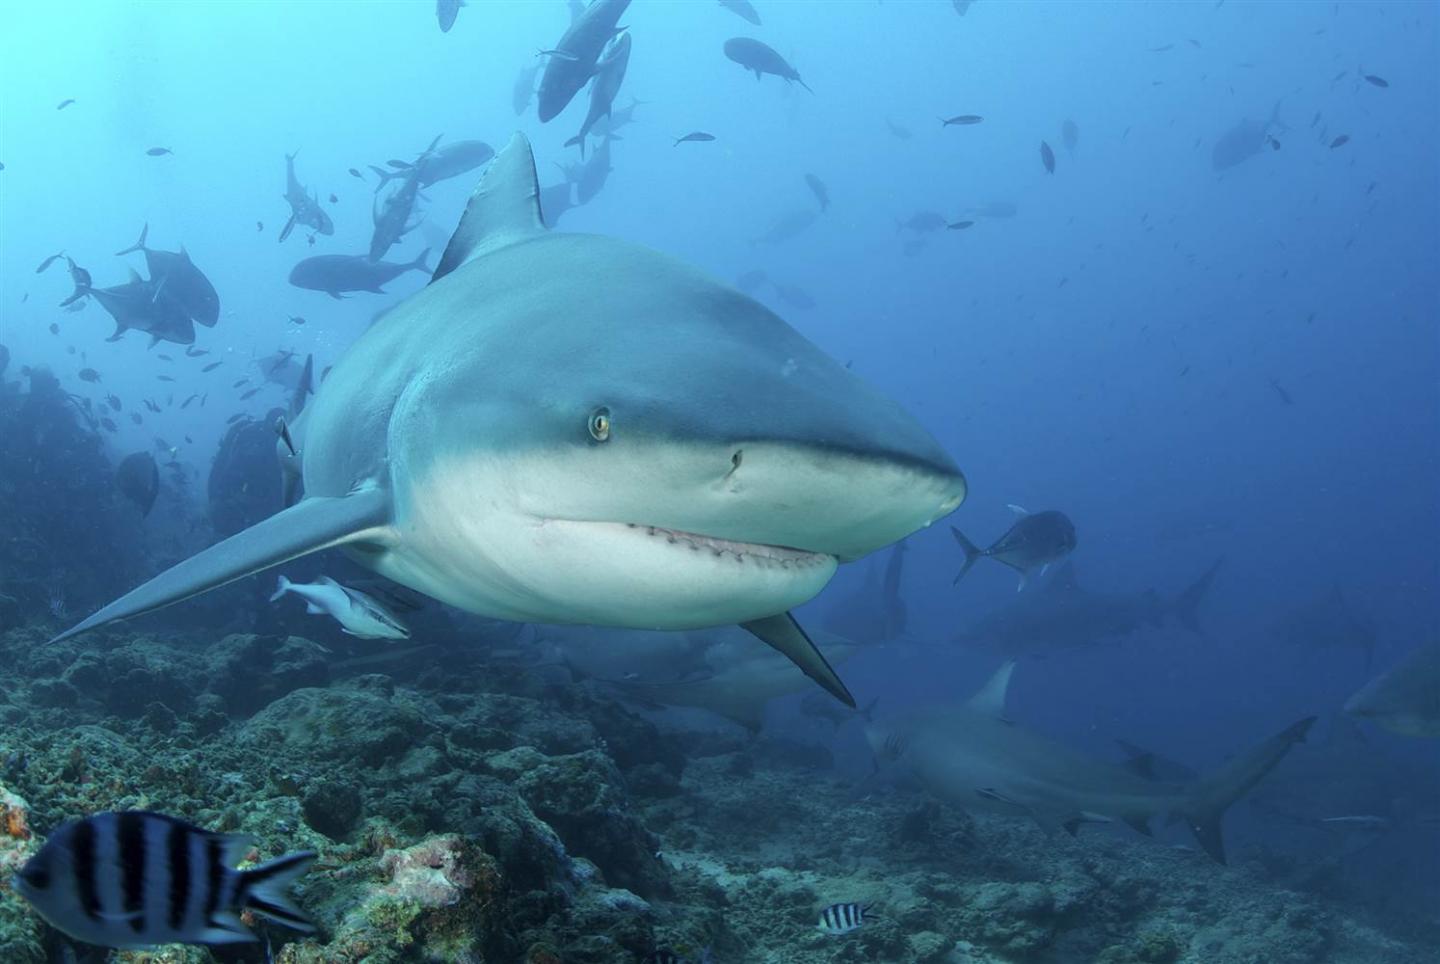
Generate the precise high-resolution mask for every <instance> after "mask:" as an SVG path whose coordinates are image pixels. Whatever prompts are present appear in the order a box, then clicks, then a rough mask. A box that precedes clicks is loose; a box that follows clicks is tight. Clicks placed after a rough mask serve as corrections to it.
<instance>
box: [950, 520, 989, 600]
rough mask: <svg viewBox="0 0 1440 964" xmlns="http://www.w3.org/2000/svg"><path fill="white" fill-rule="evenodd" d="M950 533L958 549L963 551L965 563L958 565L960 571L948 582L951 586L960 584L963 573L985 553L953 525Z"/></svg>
mask: <svg viewBox="0 0 1440 964" xmlns="http://www.w3.org/2000/svg"><path fill="white" fill-rule="evenodd" d="M950 534H951V535H952V536H954V537H955V541H956V542H957V543H959V545H960V551H961V552H963V553H965V565H963V566H961V567H960V571H959V572H957V573H956V574H955V581H954V582H952V583H951V584H950V585H952V586H958V585H960V580H961V579H963V578H964V577H965V573H967V572H969V571H970V567H971V566H973V565H975V563H977V562H979V561H980V558H981V557H982V556H984V555H985V550H983V549H981V548H980V547H979V546H977V545H975V543H973V542H971V541H970V540H969V539H968V538H966V536H965V533H963V532H961V531H960V530H959V529H957V528H955V527H954V526H951V527H950Z"/></svg>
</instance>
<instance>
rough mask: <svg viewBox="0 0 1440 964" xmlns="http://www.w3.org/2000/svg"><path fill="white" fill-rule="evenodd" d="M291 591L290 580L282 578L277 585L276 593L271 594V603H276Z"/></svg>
mask: <svg viewBox="0 0 1440 964" xmlns="http://www.w3.org/2000/svg"><path fill="white" fill-rule="evenodd" d="M289 591H290V580H289V579H286V578H285V577H284V576H281V577H280V578H279V580H277V581H276V583H275V591H274V592H272V593H271V594H270V601H271V602H274V601H275V600H277V599H279V598H280V597H281V596H283V595H285V594H286V593H287V592H289Z"/></svg>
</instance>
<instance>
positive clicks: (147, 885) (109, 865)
mask: <svg viewBox="0 0 1440 964" xmlns="http://www.w3.org/2000/svg"><path fill="white" fill-rule="evenodd" d="M252 843H253V841H252V840H251V839H250V838H249V837H246V836H243V835H231V834H217V833H210V832H209V831H206V830H202V829H200V828H199V827H195V826H192V825H191V824H188V823H185V822H184V821H182V820H177V819H175V818H174V817H167V816H165V815H163V814H159V813H147V812H145V811H143V810H125V811H120V812H117V813H100V814H96V815H95V816H92V817H87V818H86V819H84V820H76V821H73V822H71V823H67V824H65V825H64V826H62V827H60V829H58V830H56V831H55V833H54V834H52V835H51V837H50V839H49V840H48V841H47V842H46V843H45V846H44V847H42V848H40V852H39V853H37V854H36V855H35V856H34V857H32V858H30V860H29V862H28V863H26V864H25V866H24V867H23V868H22V869H21V870H20V873H19V874H18V875H17V876H16V877H15V880H14V886H15V890H16V891H17V892H18V893H19V894H20V895H21V896H22V897H24V898H25V899H26V900H28V901H29V902H30V903H31V904H32V905H33V906H34V907H35V909H36V910H37V911H39V912H40V916H42V917H44V918H45V920H47V921H48V922H49V923H50V924H51V925H53V926H54V927H55V928H56V929H57V930H60V931H62V932H63V933H65V934H66V935H68V936H70V937H72V938H74V939H75V940H77V941H84V942H86V943H89V944H97V945H100V946H102V947H114V948H121V949H130V948H144V947H152V946H154V945H156V944H171V943H182V944H228V943H235V942H238V941H253V940H256V938H255V935H254V934H252V933H251V932H250V931H249V929H248V928H246V927H245V925H244V924H242V923H241V922H240V914H241V912H243V911H246V910H249V911H253V912H254V913H256V914H261V915H263V916H265V917H268V918H270V919H272V920H275V921H278V922H279V923H281V924H284V925H286V926H287V927H292V928H294V929H295V930H299V931H305V932H310V931H313V930H314V929H315V927H314V925H312V924H311V923H310V922H309V921H308V920H307V919H306V918H305V916H304V915H303V914H302V913H301V912H300V910H299V908H297V907H296V906H295V904H294V903H293V902H292V901H291V899H290V895H289V894H288V893H287V890H288V888H289V886H290V885H291V884H292V883H294V881H295V880H296V879H297V878H299V877H300V875H302V874H303V873H305V871H307V870H309V869H310V865H311V864H313V863H314V862H315V856H316V855H315V854H314V853H313V852H311V851H305V852H302V853H294V854H287V855H286V856H283V857H279V858H277V859H275V860H272V861H270V862H269V863H266V864H261V865H260V866H258V867H252V868H250V869H248V870H238V869H236V865H237V864H238V863H239V862H240V860H241V858H242V857H244V855H245V853H246V851H248V850H249V849H250V847H251V845H252Z"/></svg>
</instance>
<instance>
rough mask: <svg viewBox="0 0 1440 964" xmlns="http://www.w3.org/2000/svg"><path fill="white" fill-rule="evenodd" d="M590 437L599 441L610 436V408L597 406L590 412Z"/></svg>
mask: <svg viewBox="0 0 1440 964" xmlns="http://www.w3.org/2000/svg"><path fill="white" fill-rule="evenodd" d="M590 437H591V438H593V439H594V440H595V441H597V442H603V441H605V440H606V439H608V438H609V437H610V409H608V408H597V409H595V411H593V412H591V413H590Z"/></svg>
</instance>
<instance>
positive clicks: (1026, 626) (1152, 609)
mask: <svg viewBox="0 0 1440 964" xmlns="http://www.w3.org/2000/svg"><path fill="white" fill-rule="evenodd" d="M1219 568H1220V563H1219V562H1216V563H1215V564H1214V565H1212V566H1211V567H1210V568H1209V569H1208V570H1206V571H1205V573H1204V574H1203V575H1202V576H1200V578H1199V579H1197V580H1195V582H1193V583H1192V584H1191V585H1190V586H1189V587H1187V588H1186V589H1185V590H1184V591H1182V592H1181V593H1180V594H1179V595H1178V596H1176V597H1174V598H1173V599H1165V598H1163V597H1162V596H1161V595H1160V594H1159V593H1157V592H1155V591H1154V590H1148V591H1146V592H1141V593H1104V592H1092V591H1091V590H1088V589H1086V588H1084V587H1083V586H1081V585H1080V582H1079V580H1078V579H1077V578H1076V575H1075V564H1074V562H1073V561H1069V560H1067V561H1066V562H1065V563H1064V564H1062V565H1061V566H1059V567H1058V568H1056V569H1055V570H1053V571H1052V572H1051V574H1050V576H1049V578H1048V579H1046V581H1045V582H1044V583H1042V584H1041V585H1039V586H1038V587H1036V588H1034V589H1032V590H1030V591H1028V592H1023V593H1020V594H1018V595H1017V596H1015V597H1014V598H1013V599H1011V600H1010V601H1009V602H1006V603H1005V604H1004V605H1002V606H1000V607H999V608H997V609H995V610H993V611H991V612H990V613H988V614H986V615H984V616H982V617H980V618H979V619H978V620H976V621H975V622H973V623H971V624H970V625H968V626H966V627H964V628H963V629H961V630H960V632H958V633H957V634H956V636H955V639H956V640H957V641H958V642H961V643H966V644H979V645H986V646H995V647H998V648H999V649H1001V650H1003V651H1004V652H1005V653H1007V654H1010V655H1025V654H1044V653H1047V652H1053V651H1055V650H1059V649H1066V648H1069V647H1074V646H1087V645H1090V644H1093V643H1096V642H1100V641H1102V640H1105V639H1114V638H1117V637H1121V636H1127V635H1129V634H1130V633H1133V632H1135V631H1137V630H1139V629H1142V628H1144V627H1146V626H1162V625H1164V624H1165V622H1166V621H1167V620H1168V619H1174V620H1175V621H1177V622H1178V623H1179V624H1180V625H1182V626H1184V627H1185V628H1186V629H1189V630H1190V631H1192V632H1199V630H1200V623H1199V617H1198V609H1199V607H1200V603H1201V601H1202V600H1204V598H1205V594H1206V592H1208V591H1209V588H1210V585H1211V583H1212V582H1213V581H1214V578H1215V574H1216V572H1217V571H1218V570H1219Z"/></svg>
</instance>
